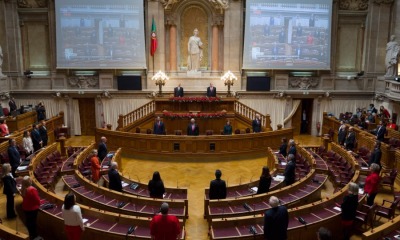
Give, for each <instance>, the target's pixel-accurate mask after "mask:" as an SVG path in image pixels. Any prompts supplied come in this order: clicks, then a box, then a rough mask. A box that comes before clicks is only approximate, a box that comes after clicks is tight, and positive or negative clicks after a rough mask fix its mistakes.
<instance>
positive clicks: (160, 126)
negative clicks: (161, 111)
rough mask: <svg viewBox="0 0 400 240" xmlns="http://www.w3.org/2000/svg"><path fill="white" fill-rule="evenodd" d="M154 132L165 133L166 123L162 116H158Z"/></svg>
mask: <svg viewBox="0 0 400 240" xmlns="http://www.w3.org/2000/svg"><path fill="white" fill-rule="evenodd" d="M153 133H154V134H158V135H162V134H164V133H165V125H164V123H163V122H162V121H161V118H160V117H157V118H156V121H155V122H154V127H153Z"/></svg>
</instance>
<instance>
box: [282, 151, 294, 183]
mask: <svg viewBox="0 0 400 240" xmlns="http://www.w3.org/2000/svg"><path fill="white" fill-rule="evenodd" d="M287 161H288V163H287V164H286V168H285V172H284V174H283V175H284V176H285V184H286V186H289V185H290V184H293V183H294V182H295V181H296V160H295V159H294V155H293V154H289V155H288V156H287Z"/></svg>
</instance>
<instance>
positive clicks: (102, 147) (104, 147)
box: [97, 136, 108, 162]
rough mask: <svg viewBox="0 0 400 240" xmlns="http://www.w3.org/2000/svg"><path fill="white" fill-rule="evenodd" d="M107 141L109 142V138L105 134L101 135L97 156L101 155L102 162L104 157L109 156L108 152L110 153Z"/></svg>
mask: <svg viewBox="0 0 400 240" xmlns="http://www.w3.org/2000/svg"><path fill="white" fill-rule="evenodd" d="M106 143H107V138H106V137H104V136H103V137H101V138H100V143H99V146H98V148H97V152H98V153H97V156H98V157H99V159H100V162H102V161H103V159H104V158H105V157H106V156H107V153H108V151H107V145H106Z"/></svg>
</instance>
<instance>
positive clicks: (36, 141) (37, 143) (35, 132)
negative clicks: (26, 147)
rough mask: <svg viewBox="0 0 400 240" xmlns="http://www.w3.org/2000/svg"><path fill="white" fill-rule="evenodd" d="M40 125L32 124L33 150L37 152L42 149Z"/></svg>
mask: <svg viewBox="0 0 400 240" xmlns="http://www.w3.org/2000/svg"><path fill="white" fill-rule="evenodd" d="M38 127H39V126H38V125H36V124H35V123H34V124H32V133H31V138H32V143H33V150H34V151H35V152H36V151H37V150H39V149H41V148H42V143H43V141H42V138H41V137H40V133H39V129H38Z"/></svg>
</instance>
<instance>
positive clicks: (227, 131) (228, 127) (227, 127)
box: [224, 120, 232, 135]
mask: <svg viewBox="0 0 400 240" xmlns="http://www.w3.org/2000/svg"><path fill="white" fill-rule="evenodd" d="M224 135H232V125H231V122H230V121H229V120H228V121H226V124H225V126H224Z"/></svg>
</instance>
